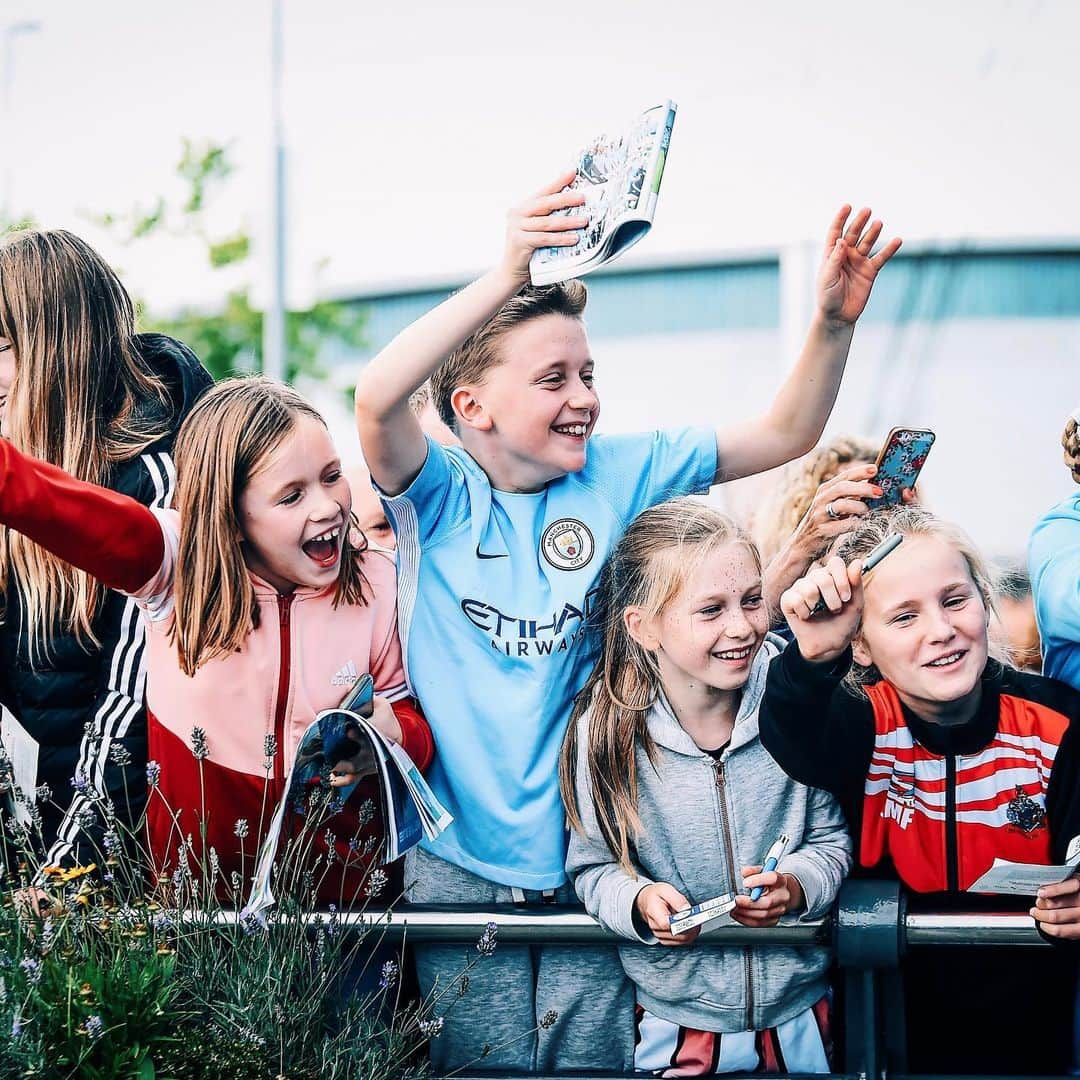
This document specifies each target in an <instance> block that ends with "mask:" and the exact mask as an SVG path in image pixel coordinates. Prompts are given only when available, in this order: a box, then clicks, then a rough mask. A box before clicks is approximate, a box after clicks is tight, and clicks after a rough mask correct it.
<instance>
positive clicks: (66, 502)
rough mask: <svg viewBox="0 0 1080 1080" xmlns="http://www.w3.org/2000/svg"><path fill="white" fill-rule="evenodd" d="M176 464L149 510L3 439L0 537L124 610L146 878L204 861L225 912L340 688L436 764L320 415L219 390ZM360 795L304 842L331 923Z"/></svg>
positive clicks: (371, 834) (365, 829)
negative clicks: (121, 602) (134, 686)
mask: <svg viewBox="0 0 1080 1080" xmlns="http://www.w3.org/2000/svg"><path fill="white" fill-rule="evenodd" d="M175 453H176V471H177V509H176V510H149V509H147V508H146V507H144V506H143V505H141V504H140V503H138V502H136V501H135V500H133V499H130V498H127V497H126V496H123V495H120V494H118V493H116V492H113V491H109V490H106V489H104V488H101V487H97V486H95V485H93V484H88V483H84V482H82V481H79V480H76V479H74V478H73V477H71V476H69V475H67V474H66V473H65V472H63V471H62V470H60V469H58V468H55V467H54V466H51V465H46V464H44V463H43V462H40V461H37V460H35V459H34V458H31V457H29V456H27V455H24V454H21V453H19V452H18V451H17V450H16V449H15V448H14V447H13V446H12V445H11V444H10V443H9V442H7V440H4V439H0V521H2V522H3V523H4V524H5V525H7V526H8V527H9V528H11V529H13V530H18V531H19V532H20V533H22V534H23V535H25V536H27V537H28V538H29V539H31V540H33V541H34V542H35V543H37V544H40V545H41V546H42V547H44V548H46V549H47V550H49V551H50V552H52V553H53V554H54V555H55V556H58V557H59V558H60V559H63V560H65V561H66V562H69V563H71V564H72V565H74V566H77V567H79V568H80V569H82V570H84V571H86V572H87V573H88V574H90V575H91V576H92V577H93V578H95V579H97V580H99V581H101V582H102V583H103V584H105V585H107V586H108V587H110V588H113V589H117V590H119V591H121V592H124V593H127V594H128V595H130V596H133V597H135V599H136V602H137V603H138V606H139V607H140V608H141V610H142V614H143V616H144V619H145V622H146V625H147V634H146V641H147V644H146V657H145V661H146V668H147V672H146V703H147V721H148V730H149V756H150V759H151V762H152V763H156V764H157V765H159V766H160V769H156V768H155V769H154V770H153V771H154V776H153V779H152V780H151V783H152V790H151V792H150V800H149V807H148V827H149V847H150V854H151V856H152V859H153V865H154V869H155V871H156V874H157V876H158V878H159V880H161V879H165V878H168V877H169V876H170V875H172V874H173V873H174V872H175V871H176V870H177V868H178V867H181V866H183V865H185V864H187V866H188V868H189V869H190V870H192V871H193V872H194V873H196V874H198V875H201V873H202V866H203V864H204V863H205V861H206V860H205V859H204V855H205V854H207V853H209V852H210V851H211V850H213V851H214V852H216V859H217V863H218V866H219V867H220V879H219V880H218V881H216V882H215V883H214V884H215V885H216V886H217V891H218V892H219V893H221V894H223V895H229V896H231V898H232V899H234V900H236V901H237V902H239V901H240V900H241V899H242V897H241V896H234V895H232V894H233V893H235V891H236V890H237V889H238V888H239V887H240V886H237V885H235V884H233V883H232V882H233V875H234V874H238V875H239V878H237V879H236V880H237V881H240V882H243V881H246V880H247V879H248V878H249V877H250V874H251V871H252V870H253V868H254V866H253V854H254V852H255V851H257V849H258V847H259V844H260V843H261V840H262V837H261V836H260V835H259V831H260V829H259V824H258V823H260V822H261V823H264V824H265V823H268V821H269V817H270V814H269V813H268V812H267V813H264V810H263V808H264V807H265V806H269V807H271V808H272V807H273V806H275V805H276V803H277V802H278V800H279V799H280V797H281V795H282V793H283V790H284V786H285V779H286V776H287V775H288V772H289V769H290V767H291V765H292V761H293V757H294V755H295V753H296V748H297V746H298V744H299V741H300V738H301V736H302V735H303V733H304V731H305V729H306V728H307V726H308V724H309V723H310V722H311V721H312V720H313V719H314V718H315V716H316V714H317V713H318V712H320V711H322V710H323V709H327V708H332V707H335V706H337V705H338V704H339V703H340V701H341V699H342V698H343V697H344V696H345V694H346V692H347V691H348V689H349V686H350V685H351V683H352V682H353V681H354V680H355V679H356V677H357V675H359V674H362V673H364V672H370V674H371V676H372V679H373V680H374V683H375V691H376V697H375V711H374V715H373V717H372V721H371V722H372V723H373V724H374V725H375V726H376V727H377V728H379V730H380V731H381V732H382V733H383V734H384V735H386V736H387V737H388V738H390V739H392V740H394V741H395V742H398V743H401V744H402V746H403V747H404V749H405V750H406V752H407V753H408V754H409V755H410V757H412V759H413V760H414V761H415V762H416V764H417V765H418V766H419V767H420V768H421V769H422V768H425V767H426V766H427V764H428V763H429V761H430V760H431V756H432V751H433V747H432V740H431V733H430V730H429V729H428V726H427V723H426V721H425V720H424V719H423V717H422V716H421V715H420V714H419V712H418V711H417V710H416V709H415V708H414V707H413V704H412V699H411V697H410V696H409V691H408V687H407V686H406V683H405V674H404V671H403V669H402V660H401V647H400V645H399V643H398V635H397V600H396V572H395V568H394V563H393V560H392V559H391V558H389V557H388V556H387V555H386V554H385V553H383V552H378V551H368V550H366V545H364V542H363V534H361V533H360V532H359V530H357V529H356V528H355V519H354V518H353V515H352V495H351V493H350V490H349V485H348V481H347V480H345V478H344V475H343V474H342V470H341V463H340V461H339V460H338V454H337V450H336V449H335V448H334V444H333V441H332V440H331V438H330V434H329V432H328V431H327V429H326V425H325V423H324V421H323V419H322V417H321V416H320V415H319V413H318V412H317V411H316V410H315V409H314V408H312V406H311V405H309V404H308V403H307V402H306V401H305V400H304V398H303V397H301V396H300V395H299V394H298V393H296V391H295V390H293V389H291V388H290V387H288V386H285V385H283V384H280V383H275V382H272V381H270V380H267V379H263V378H258V377H252V378H244V379H231V380H228V381H225V382H222V383H219V384H218V385H217V386H215V387H213V388H212V389H211V390H209V391H207V393H206V394H205V395H204V396H203V397H202V398H201V399H200V401H199V403H198V404H197V405H196V406H195V408H194V409H193V410H192V412H191V414H190V416H189V417H188V419H187V421H186V422H185V423H184V425H183V427H182V428H181V430H180V434H179V436H178V438H177V442H176V452H175ZM142 661H143V657H142V653H141V652H140V653H139V654H138V655H137V656H133V657H131V658H129V659H128V663H129V664H136V665H138V664H141V663H142ZM148 771H149V770H148ZM77 779H78V778H77ZM372 790H374V789H372ZM357 794H359V798H357V795H354V796H353V797H352V798H351V799H350V800H349V802H347V803H346V804H345V806H344V808H342V809H341V810H339V811H338V812H337V813H335V814H333V815H332V816H331V817H329V818H327V819H326V824H327V826H328V828H327V832H326V833H323V834H322V835H319V836H318V837H317V838H315V839H314V842H313V848H314V851H315V854H320V853H325V854H326V855H327V856H329V858H328V860H327V866H333V868H334V869H333V870H329V869H328V870H325V871H323V873H322V877H321V879H320V880H319V881H318V882H317V886H318V891H319V895H320V897H321V898H322V899H324V900H333V901H334V902H336V903H339V904H341V903H346V904H347V903H348V902H349V901H350V900H352V899H354V898H355V897H356V895H357V893H358V890H359V889H360V888H362V887H363V886H364V882H365V873H366V871H367V869H368V868H369V866H370V858H369V857H368V855H369V853H370V851H371V850H372V849H373V848H374V847H375V846H377V845H376V838H377V837H378V835H379V832H378V831H379V828H380V826H381V822H380V821H379V820H378V818H377V816H376V817H375V818H374V819H372V818H371V816H370V815H367V814H365V812H364V811H363V808H362V806H360V804H361V803H362V801H363V797H364V796H363V794H362V793H357ZM331 831H332V833H333V834H334V837H336V839H333V838H330V839H328V835H329V833H330V832H331ZM321 832H322V830H321V829H320V833H321ZM245 840H246V848H245ZM331 843H332V844H333V849H334V850H333V852H332V853H331V852H330V851H329V850H328V845H329V844H331ZM245 850H246V858H247V865H246V866H245V862H244V860H245ZM213 861H214V860H213V859H211V860H210V862H211V865H212V864H213ZM206 884H207V885H210V882H207V883H206Z"/></svg>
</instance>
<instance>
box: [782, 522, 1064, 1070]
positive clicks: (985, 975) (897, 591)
mask: <svg viewBox="0 0 1080 1080" xmlns="http://www.w3.org/2000/svg"><path fill="white" fill-rule="evenodd" d="M895 533H899V534H900V535H902V536H903V538H904V539H903V543H902V544H901V545H900V546H899V547H898V548H897V549H896V550H895V551H894V552H893V553H892V554H890V555H889V556H888V557H887V558H885V559H884V560H883V561H882V562H881V564H880V566H878V567H877V568H876V569H875V570H874V571H873V572H872V573H871V574H869V576H868V577H867V579H866V581H865V582H864V581H863V577H862V563H861V560H862V559H863V558H864V557H865V556H866V555H867V554H868V553H869V552H870V551H871V549H872V548H874V547H875V546H876V545H877V544H878V543H880V542H881V541H882V540H884V539H885V538H886V537H888V536H889V535H891V534H895ZM845 562H847V564H848V565H845ZM990 595H991V591H990V580H989V574H988V571H987V569H986V564H985V563H984V561H983V559H982V557H981V556H980V555H979V553H978V551H977V550H976V549H975V548H974V546H973V545H972V543H971V541H970V540H969V539H968V538H967V537H966V536H965V535H964V534H963V533H962V532H961V531H960V530H959V529H957V528H955V527H954V526H952V525H949V524H947V523H945V522H943V521H940V520H939V519H937V518H935V517H934V516H933V515H931V514H929V513H927V512H926V511H925V510H921V509H919V508H916V507H913V506H909V507H904V508H902V509H898V510H894V511H891V512H882V513H872V514H870V515H868V516H867V517H866V518H864V519H863V521H862V522H861V523H860V524H859V525H858V526H857V527H856V529H855V531H854V532H853V533H851V534H850V536H849V537H848V538H847V540H846V541H845V542H844V543H843V544H842V546H841V549H840V551H839V555H838V557H834V558H832V559H830V560H829V562H828V563H827V564H826V565H825V566H823V567H819V568H816V569H814V570H812V571H811V572H810V573H809V574H807V575H806V577H804V578H802V579H801V580H800V581H798V582H796V583H795V585H793V586H792V587H791V588H790V589H788V590H787V591H786V592H785V593H784V595H783V597H782V598H781V608H782V609H783V613H784V615H785V616H786V618H787V620H788V625H789V626H790V627H791V630H792V632H793V633H794V635H795V642H794V644H792V645H791V646H790V647H789V648H787V649H786V650H785V651H784V652H783V653H782V654H781V655H780V657H779V658H778V659H777V660H776V661H775V662H774V663H773V664H772V666H771V668H770V670H769V679H768V685H767V688H766V691H765V697H764V701H763V702H762V707H761V737H762V741H763V742H764V744H765V746H766V748H767V749H768V750H769V752H770V753H771V754H772V755H773V757H775V758H776V760H777V761H778V762H780V764H781V765H782V766H783V767H784V769H785V770H786V771H787V772H788V773H789V774H790V775H791V776H792V777H793V778H795V779H796V780H799V781H801V782H802V783H804V784H809V785H813V786H815V787H820V788H824V789H825V790H827V791H831V792H832V793H833V794H835V795H836V796H837V798H838V799H839V801H840V803H841V805H842V806H843V808H844V811H845V814H846V815H847V819H848V824H849V825H850V827H851V831H852V833H853V835H854V837H855V842H856V850H857V865H858V867H859V868H860V870H857V871H856V872H860V871H861V873H862V874H863V876H872V877H886V878H892V879H894V880H895V879H896V878H899V879H900V881H901V882H903V883H904V884H905V885H906V886H907V887H908V889H909V890H911V892H912V893H913V894H915V895H912V896H911V898H910V901H909V902H910V903H911V904H912V905H916V906H917V905H919V904H920V903H923V902H925V903H928V905H929V907H930V908H931V909H933V910H940V909H941V908H942V907H945V908H948V907H950V906H951V907H953V908H958V907H959V908H962V909H964V910H969V911H970V910H972V909H974V908H978V907H979V906H980V904H984V905H985V904H989V906H990V907H991V908H992V909H1001V908H1002V907H1006V906H1008V905H1009V903H1010V899H1009V898H1008V897H1002V896H994V897H990V898H986V897H980V896H978V895H975V894H971V893H966V892H965V891H964V890H966V889H969V888H970V887H971V885H972V884H973V883H974V882H975V881H976V880H977V879H978V878H979V877H980V876H981V875H982V874H983V873H985V872H986V871H987V870H989V869H990V867H991V865H992V864H993V862H994V860H995V859H1006V860H1009V861H1011V862H1018V863H1034V864H1041V865H1057V864H1061V863H1064V862H1065V855H1066V850H1067V849H1068V847H1069V844H1070V841H1072V839H1073V838H1074V837H1075V836H1076V835H1077V834H1078V833H1080V783H1078V780H1080V777H1078V775H1077V751H1076V738H1077V734H1078V730H1077V729H1078V728H1080V693H1077V692H1076V691H1075V690H1073V689H1072V688H1071V687H1068V686H1066V685H1065V684H1063V683H1059V682H1057V681H1055V680H1052V679H1045V678H1042V677H1041V676H1038V675H1030V674H1026V673H1021V672H1019V671H1016V670H1015V669H1013V668H1012V667H1010V666H1008V665H1006V664H1003V663H1000V662H998V661H997V660H995V659H993V658H992V657H991V656H990V649H989V644H988V636H987V626H988V622H989V618H990ZM819 602H824V607H825V610H820V611H815V610H814V609H815V607H816V606H817V605H818V604H819ZM926 894H932V895H931V897H930V899H929V900H928V901H924V900H923V897H924V896H925V895H926ZM1022 903H1023V906H1024V908H1025V909H1028V910H1030V914H1031V915H1032V917H1033V918H1034V919H1035V920H1036V922H1037V925H1038V927H1039V929H1040V930H1041V931H1042V932H1043V933H1044V934H1045V935H1047V936H1048V937H1049V938H1050V939H1051V940H1055V941H1056V940H1063V939H1077V938H1080V880H1078V879H1076V878H1072V877H1070V878H1067V879H1066V880H1065V881H1063V882H1060V883H1059V884H1056V885H1050V886H1045V887H1044V888H1042V889H1040V891H1039V894H1038V896H1037V898H1036V900H1035V904H1034V907H1030V906H1029V905H1030V903H1031V901H1030V899H1026V898H1025V899H1023V900H1022ZM1008 961H1009V962H1008V966H1007V967H1006V966H1005V965H1004V964H1003V963H1002V961H1001V958H1000V956H995V955H987V954H986V952H985V950H983V951H980V950H979V949H972V948H966V949H965V948H962V947H957V948H944V949H942V948H937V949H933V950H924V951H922V952H919V951H913V952H910V953H909V954H908V955H907V956H905V958H904V968H903V971H904V997H903V1002H904V1008H905V1009H906V1018H907V1028H908V1036H907V1048H908V1061H907V1062H906V1063H905V1062H903V1061H902V1060H890V1062H889V1066H890V1068H895V1069H898V1070H899V1071H909V1070H910V1071H912V1072H919V1073H923V1072H930V1073H951V1072H962V1073H969V1074H970V1073H980V1072H988V1073H992V1074H1002V1073H1003V1074H1006V1075H1009V1076H1023V1075H1025V1074H1031V1073H1033V1072H1034V1073H1040V1074H1053V1073H1063V1072H1065V1071H1066V1070H1067V1066H1068V1064H1069V1060H1070V1043H1071V1023H1072V1017H1071V1012H1072V1001H1073V989H1072V988H1073V984H1074V983H1075V977H1076V960H1075V957H1074V956H1073V955H1071V953H1070V951H1069V950H1064V949H1062V950H1054V951H1052V952H1048V951H1046V950H1040V949H1026V950H1016V951H1014V952H1012V953H1011V954H1010V956H1009V958H1008ZM1029 991H1030V992H1029ZM989 1018H995V1020H997V1021H1000V1022H990V1023H988V1022H987V1021H988V1019H989Z"/></svg>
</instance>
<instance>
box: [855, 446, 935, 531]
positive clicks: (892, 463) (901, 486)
mask: <svg viewBox="0 0 1080 1080" xmlns="http://www.w3.org/2000/svg"><path fill="white" fill-rule="evenodd" d="M935 438H936V436H935V435H934V433H933V432H932V431H928V430H927V429H925V428H900V427H897V428H893V429H892V431H890V432H889V435H888V438H886V440H885V445H884V446H883V447H882V448H881V453H880V454H878V458H877V473H876V474H875V476H874V483H875V484H877V486H878V487H879V488H881V490H882V492H883V493H884V494H882V496H881V498H880V499H867V500H866V505H867V506H868V507H869V508H870V509H871V510H880V509H882V508H883V507H886V506H899V505H900V503H901V502H902V501H903V498H904V491H905V490H907V491H910V490H912V489H913V488H914V487H915V483H916V481H917V480H918V479H919V473H920V472H922V467H923V465H925V464H926V457H927V455H928V454H929V453H930V447H932V446H933V445H934V439H935Z"/></svg>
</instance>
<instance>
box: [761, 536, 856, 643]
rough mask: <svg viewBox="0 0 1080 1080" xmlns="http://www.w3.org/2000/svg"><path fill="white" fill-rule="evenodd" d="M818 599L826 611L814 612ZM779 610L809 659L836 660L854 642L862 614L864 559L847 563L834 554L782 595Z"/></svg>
mask: <svg viewBox="0 0 1080 1080" xmlns="http://www.w3.org/2000/svg"><path fill="white" fill-rule="evenodd" d="M819 600H824V601H825V610H824V611H819V612H818V613H817V614H816V615H812V614H811V612H812V611H813V610H814V607H815V606H816V604H817V602H818V601H819ZM780 610H781V611H782V612H783V613H784V618H786V619H787V622H788V626H790V627H791V632H792V633H793V634H794V635H795V640H796V641H797V642H798V643H799V652H801V653H802V655H803V657H804V658H805V659H806V660H814V661H831V660H835V659H836V658H837V657H838V656H840V654H841V653H842V652H843V651H844V650H845V649H846V648H847V647H848V645H850V644H851V639H852V638H853V637H854V636H855V631H856V629H857V628H858V625H859V619H860V618H861V617H862V610H863V584H862V560H861V559H856V560H855V561H854V562H853V563H852V564H851V565H850V566H845V565H844V560H843V559H841V558H839V557H838V556H836V555H834V556H833V557H832V558H831V559H830V560H829V561H828V562H827V563H826V564H825V565H824V566H815V567H814V568H813V569H811V571H810V572H809V573H808V574H807V575H806V576H805V577H802V578H800V579H799V580H798V581H796V582H795V584H794V585H792V586H791V588H790V589H788V590H787V592H785V593H784V594H783V596H781V597H780Z"/></svg>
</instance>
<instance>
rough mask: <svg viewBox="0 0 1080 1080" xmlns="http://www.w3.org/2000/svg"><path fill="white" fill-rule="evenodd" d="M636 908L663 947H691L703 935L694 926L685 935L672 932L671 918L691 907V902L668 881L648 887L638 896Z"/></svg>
mask: <svg viewBox="0 0 1080 1080" xmlns="http://www.w3.org/2000/svg"><path fill="white" fill-rule="evenodd" d="M634 907H636V908H637V912H638V914H639V915H640V916H641V918H642V919H643V920H644V921H645V923H647V924H648V927H649V929H650V930H651V931H652V932H653V933H654V934H655V935H656V940H657V941H659V942H660V944H661V945H690V944H691V943H692V942H694V941H695V940H696V939H697V936H698V934H700V933H701V927H700V926H692V927H691V928H690V929H689V930H687V931H686V932H685V933H683V934H673V933H672V932H671V916H672V915H674V914H675V912H676V911H684V910H685V909H686V908H688V907H690V901H689V900H687V899H686V897H685V896H683V894H682V893H681V892H679V890H678V889H676V888H675V886H674V885H669V884H668V883H667V882H666V881H658V882H656V884H655V885H646V886H645V888H644V889H642V890H641V892H639V893H638V894H637V897H636V898H635V900H634Z"/></svg>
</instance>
